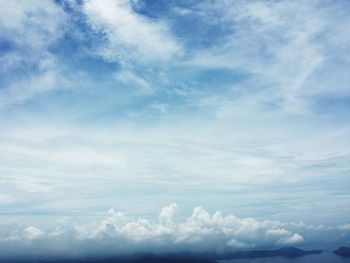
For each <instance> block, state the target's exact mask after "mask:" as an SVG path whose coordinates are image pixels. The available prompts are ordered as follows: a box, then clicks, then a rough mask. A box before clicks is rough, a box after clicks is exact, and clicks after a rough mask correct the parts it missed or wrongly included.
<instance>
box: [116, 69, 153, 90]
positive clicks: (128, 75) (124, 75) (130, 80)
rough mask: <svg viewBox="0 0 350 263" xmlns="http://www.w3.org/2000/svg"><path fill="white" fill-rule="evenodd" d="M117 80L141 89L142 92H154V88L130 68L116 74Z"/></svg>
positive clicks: (130, 86) (129, 86) (127, 85)
mask: <svg viewBox="0 0 350 263" xmlns="http://www.w3.org/2000/svg"><path fill="white" fill-rule="evenodd" d="M115 78H116V80H118V81H120V82H121V83H123V84H124V85H125V86H126V87H128V88H132V89H135V90H139V92H140V93H141V94H153V93H154V89H153V88H152V86H151V85H150V84H149V83H148V82H147V81H146V80H145V79H143V78H141V77H139V76H138V75H136V74H135V73H133V72H132V71H130V70H123V71H121V72H117V73H116V74H115Z"/></svg>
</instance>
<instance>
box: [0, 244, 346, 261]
mask: <svg viewBox="0 0 350 263" xmlns="http://www.w3.org/2000/svg"><path fill="white" fill-rule="evenodd" d="M347 249H349V248H347ZM342 251H343V250H342ZM349 251H350V249H349V250H348V253H349ZM320 253H322V250H309V251H305V250H301V249H298V248H294V247H286V248H280V249H275V250H250V251H238V252H232V253H225V254H220V255H218V254H215V253H199V254H196V253H174V254H160V255H156V254H143V255H135V256H128V257H109V258H102V257H89V258H79V259H73V258H42V257H41V258H33V257H32V258H28V257H27V258H6V259H0V263H2V262H6V263H24V262H26V263H179V262H181V263H216V260H223V259H228V260H229V259H231V260H232V259H244V258H248V259H249V258H265V257H287V258H296V257H303V256H306V255H311V254H320ZM334 253H335V252H334Z"/></svg>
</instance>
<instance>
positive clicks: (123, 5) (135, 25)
mask: <svg viewBox="0 0 350 263" xmlns="http://www.w3.org/2000/svg"><path fill="white" fill-rule="evenodd" d="M84 11H85V13H86V15H87V16H88V18H89V21H90V23H91V25H92V27H93V28H95V29H96V30H98V31H102V32H104V33H105V34H106V35H107V38H108V42H109V43H108V44H107V46H106V47H105V48H104V49H102V50H101V54H102V55H103V56H104V57H105V58H106V59H109V60H112V61H115V60H116V61H121V62H125V61H127V60H129V59H130V60H134V61H144V62H146V61H154V60H155V61H159V60H168V59H170V58H171V57H173V56H175V55H177V54H179V53H180V52H181V49H182V48H181V45H180V44H179V43H178V42H177V41H176V40H175V39H174V37H173V36H172V35H171V32H170V29H169V27H168V26H167V25H166V23H164V22H162V21H158V20H157V21H154V20H151V19H149V18H147V17H145V16H142V15H140V14H137V13H136V12H135V11H134V10H133V7H132V2H131V1H126V0H117V1H113V0H106V1H104V2H103V3H101V1H98V0H88V1H86V3H85V5H84Z"/></svg>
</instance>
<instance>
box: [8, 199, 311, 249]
mask: <svg viewBox="0 0 350 263" xmlns="http://www.w3.org/2000/svg"><path fill="white" fill-rule="evenodd" d="M176 210H177V205H176V204H171V205H170V206H166V207H164V208H163V209H162V210H161V212H160V214H159V222H154V221H152V220H149V219H144V218H138V219H131V218H128V217H126V216H125V215H124V214H123V213H121V212H116V211H115V210H113V209H110V210H109V211H108V216H107V217H106V218H105V219H103V220H101V221H100V222H99V223H89V224H83V225H81V224H80V225H79V224H76V225H75V226H74V231H73V232H72V231H71V230H69V229H67V228H65V229H63V228H61V227H59V226H57V227H55V228H54V229H53V230H52V231H46V232H44V231H43V230H40V229H38V228H36V227H33V226H29V227H26V228H24V229H22V230H20V231H15V232H12V233H10V235H9V236H8V237H7V238H6V239H5V240H2V241H1V242H4V241H5V242H6V241H18V242H20V241H21V240H24V241H28V240H33V241H34V240H36V239H39V238H40V240H45V243H46V246H47V245H50V244H52V245H54V244H55V242H56V241H57V240H61V241H62V242H72V238H73V239H74V240H75V241H74V242H73V243H72V244H74V245H73V247H72V249H76V248H77V247H75V246H78V247H79V249H78V250H82V251H84V253H89V251H88V243H87V242H93V243H94V246H95V249H94V251H95V252H96V251H97V252H98V251H100V252H103V251H105V249H106V247H104V246H107V247H108V244H109V242H112V244H114V247H115V249H114V250H113V251H114V252H113V251H112V252H111V253H127V252H128V251H134V252H140V253H142V252H153V251H157V252H176V251H192V252H195V251H197V252H223V251H232V250H239V249H248V248H260V247H270V248H271V247H278V246H280V245H297V244H300V243H301V242H303V241H304V239H303V237H302V236H301V235H300V234H298V233H294V232H292V231H290V230H286V229H284V228H282V223H280V222H278V221H269V220H256V219H254V218H238V217H236V216H234V215H232V214H230V215H227V216H224V215H222V214H221V213H220V212H215V213H214V214H210V213H208V212H207V211H206V210H204V209H203V208H201V207H197V208H195V209H194V210H193V213H192V215H191V216H190V217H189V218H187V219H186V220H184V221H183V222H175V221H174V220H173V217H174V215H175V213H176ZM76 242H78V243H76ZM18 244H19V245H20V243H18ZM84 246H86V247H84ZM68 247H69V246H68ZM68 247H67V249H69V248H68ZM69 252H70V251H64V252H63V253H69Z"/></svg>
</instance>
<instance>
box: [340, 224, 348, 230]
mask: <svg viewBox="0 0 350 263" xmlns="http://www.w3.org/2000/svg"><path fill="white" fill-rule="evenodd" d="M338 228H339V229H340V230H346V231H347V230H350V224H344V225H340V226H339V227H338Z"/></svg>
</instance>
